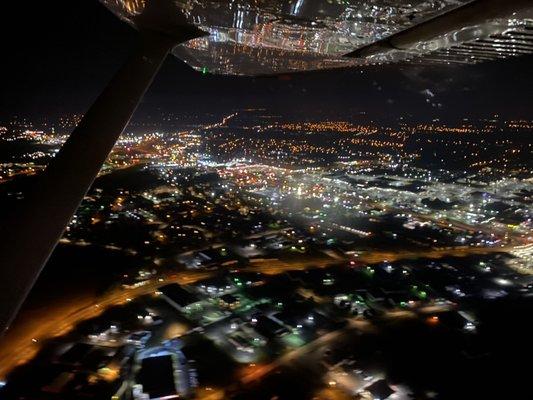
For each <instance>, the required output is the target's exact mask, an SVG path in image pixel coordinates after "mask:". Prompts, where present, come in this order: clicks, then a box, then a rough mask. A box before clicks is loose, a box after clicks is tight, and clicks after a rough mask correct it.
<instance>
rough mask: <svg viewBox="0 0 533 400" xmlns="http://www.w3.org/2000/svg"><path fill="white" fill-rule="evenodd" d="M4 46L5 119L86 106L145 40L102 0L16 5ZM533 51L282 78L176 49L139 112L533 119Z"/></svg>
mask: <svg viewBox="0 0 533 400" xmlns="http://www.w3.org/2000/svg"><path fill="white" fill-rule="evenodd" d="M11 15H13V16H16V17H15V18H13V19H12V21H11V22H12V25H11V26H8V25H5V26H3V27H2V29H4V32H2V33H3V35H4V37H9V38H11V39H9V40H8V43H7V48H5V49H4V55H5V57H4V61H3V64H4V67H5V68H6V71H7V72H4V74H2V77H3V78H2V88H3V90H2V95H1V100H0V102H1V104H2V107H1V108H0V119H2V120H4V121H5V120H8V119H10V118H12V117H13V116H15V115H16V116H19V117H28V118H35V119H42V118H58V117H59V116H62V115H68V114H83V113H84V112H85V111H86V110H87V108H88V107H89V106H90V104H91V103H92V101H93V100H94V99H95V97H96V96H97V94H98V93H99V92H100V91H101V90H102V89H103V88H104V87H105V85H106V83H107V82H108V80H109V79H110V78H111V76H112V75H113V73H114V72H115V71H116V70H117V68H118V67H119V66H120V65H121V64H122V63H123V61H124V60H125V59H126V57H127V56H128V54H129V53H130V51H131V49H132V48H133V46H134V45H135V40H136V32H135V30H134V29H133V28H132V27H129V26H128V25H127V24H125V23H123V22H122V21H120V20H119V19H118V18H116V17H115V16H114V15H112V14H111V13H110V12H109V11H108V10H107V9H105V8H104V6H102V5H101V4H100V3H99V2H97V1H92V0H82V1H79V2H76V4H74V3H72V2H67V1H56V2H54V3H52V4H50V3H47V4H46V5H45V4H40V5H32V10H31V11H30V12H28V11H27V10H26V9H25V8H24V6H23V5H21V4H20V3H19V4H17V5H15V11H14V13H13V14H11ZM531 61H532V58H531V56H526V57H521V58H517V59H508V60H504V61H501V62H490V63H485V64H478V65H472V66H464V67H463V66H460V67H458V66H426V67H424V66H413V65H411V66H407V65H404V66H402V65H394V64H393V65H388V66H381V67H367V68H365V69H350V70H332V71H320V72H312V73H302V74H293V75H282V76H280V77H255V78H253V77H228V76H216V75H203V74H201V73H199V72H196V71H194V70H192V69H191V68H190V67H188V66H187V65H186V64H185V63H183V62H182V61H180V60H178V59H176V58H175V57H173V56H169V57H168V59H167V60H166V62H165V63H164V65H163V67H162V69H161V71H160V73H159V75H158V76H157V78H156V80H155V82H154V84H153V85H152V87H151V88H150V90H149V91H148V93H147V95H146V96H145V98H144V100H143V101H142V103H141V105H140V107H139V109H138V111H137V112H136V115H135V117H134V119H133V120H134V121H136V120H142V119H143V118H145V117H147V116H151V117H153V118H158V117H160V116H161V115H163V114H166V113H173V114H175V115H178V116H179V115H182V114H183V115H184V114H187V113H191V112H194V113H198V114H202V113H204V114H205V113H207V114H209V113H214V114H224V113H226V112H231V111H233V110H235V109H242V108H251V107H264V108H267V109H268V110H269V111H271V112H274V113H280V114H283V115H285V116H287V117H288V118H291V117H293V118H295V119H298V118H299V116H301V115H305V114H309V113H311V114H312V115H316V116H317V117H320V116H324V117H330V116H338V117H339V118H350V117H351V116H354V115H360V114H361V113H365V115H366V116H367V118H368V119H369V120H374V121H377V122H378V123H379V122H384V123H386V122H388V121H391V120H397V119H398V118H400V117H405V118H408V119H409V118H410V119H413V120H420V121H428V120H431V119H433V118H439V119H441V120H445V121H446V120H451V121H454V120H459V119H462V118H472V119H475V118H485V117H488V116H491V115H493V114H494V110H498V113H499V114H500V115H501V116H502V117H503V118H525V119H530V118H533V114H532V113H531V108H530V107H529V102H528V100H529V96H530V93H532V92H533V81H532V80H531V79H530V77H529V72H530V66H531Z"/></svg>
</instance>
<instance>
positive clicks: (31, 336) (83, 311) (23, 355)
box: [0, 247, 509, 380]
mask: <svg viewBox="0 0 533 400" xmlns="http://www.w3.org/2000/svg"><path fill="white" fill-rule="evenodd" d="M508 250H509V248H507V247H505V248H461V249H450V250H448V249H440V250H427V251H407V250H405V251H401V252H382V251H380V252H367V253H364V254H361V256H360V257H359V260H360V261H361V262H363V263H368V264H373V263H379V262H382V261H383V260H387V261H397V260H400V259H413V258H441V257H444V256H467V255H470V254H487V253H491V252H496V251H497V252H505V251H508ZM338 263H339V260H336V259H330V260H327V259H324V258H320V259H317V260H314V259H312V260H306V261H305V262H302V261H293V262H287V261H281V260H262V261H258V262H254V263H251V264H250V265H249V266H247V267H245V268H242V269H241V270H242V271H243V272H244V271H246V272H258V273H263V274H268V275H275V274H280V273H283V272H286V271H294V270H304V269H307V268H310V267H326V266H328V265H332V264H338ZM215 274H217V271H196V270H194V271H189V270H187V271H182V272H178V273H176V274H174V275H172V276H171V277H165V278H154V279H153V280H152V281H150V282H149V283H148V284H146V285H144V286H140V287H137V288H133V289H124V288H122V287H114V288H112V289H110V290H109V291H108V292H106V293H105V294H103V295H101V296H99V297H98V298H94V297H90V296H89V297H87V296H86V297H84V296H80V297H79V298H76V299H70V298H69V299H65V300H64V302H62V303H61V304H56V305H54V306H51V307H47V308H46V309H45V310H46V311H45V312H40V313H34V314H33V315H31V318H29V317H28V316H26V318H24V319H23V320H21V319H20V318H19V319H18V320H16V321H15V324H14V325H13V326H12V328H11V329H10V330H9V331H8V332H7V333H6V335H5V336H4V337H3V338H2V339H1V341H0V345H1V346H0V360H2V362H1V364H0V380H3V379H5V377H6V375H7V374H8V373H9V372H10V371H11V370H12V369H13V368H15V367H16V366H18V365H20V364H23V363H25V362H27V361H29V360H30V359H31V358H33V357H34V356H35V355H36V353H37V352H38V351H39V349H40V348H41V342H42V341H44V340H46V339H50V338H54V337H59V336H62V335H64V334H66V333H68V332H69V331H71V330H72V329H73V328H74V327H75V326H76V325H77V324H78V323H80V322H82V321H84V320H87V319H90V318H94V317H97V316H98V315H100V314H101V313H102V312H103V311H104V310H106V309H108V308H110V307H113V306H116V305H121V304H125V303H126V302H128V301H130V300H132V299H134V298H137V297H139V296H144V295H148V294H153V293H155V292H156V291H157V288H158V287H160V286H162V285H166V284H168V283H179V284H182V285H185V284H191V283H194V282H197V281H199V280H202V279H206V278H208V277H211V276H213V275H215Z"/></svg>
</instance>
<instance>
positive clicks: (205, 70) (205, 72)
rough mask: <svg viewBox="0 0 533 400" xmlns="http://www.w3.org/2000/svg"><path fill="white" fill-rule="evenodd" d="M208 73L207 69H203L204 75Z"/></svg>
mask: <svg viewBox="0 0 533 400" xmlns="http://www.w3.org/2000/svg"><path fill="white" fill-rule="evenodd" d="M207 72H208V71H207V67H203V68H202V74H203V75H207Z"/></svg>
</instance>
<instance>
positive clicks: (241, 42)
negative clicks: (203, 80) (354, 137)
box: [102, 0, 533, 76]
mask: <svg viewBox="0 0 533 400" xmlns="http://www.w3.org/2000/svg"><path fill="white" fill-rule="evenodd" d="M102 2H103V3H104V4H105V5H106V6H107V7H109V8H110V9H111V10H112V11H113V12H115V13H116V14H117V15H119V16H120V17H121V18H122V19H124V20H126V21H128V22H130V23H132V24H134V25H135V18H136V16H138V15H140V14H142V12H143V11H144V9H145V7H147V5H150V6H155V7H160V4H165V8H166V11H165V12H167V13H172V12H175V14H176V15H180V16H183V17H184V18H185V20H186V23H187V24H190V25H193V26H196V27H197V28H199V29H201V30H202V31H205V32H208V33H209V35H208V36H205V37H200V38H197V39H194V40H190V41H188V42H186V43H184V44H181V45H179V46H176V47H175V48H174V50H173V54H174V55H175V56H177V57H178V58H180V59H182V60H184V61H185V62H186V63H187V64H189V65H190V66H191V67H192V68H194V69H196V70H199V71H203V72H204V73H205V72H209V73H213V74H226V75H252V76H253V75H272V74H280V73H290V72H302V71H310V70H321V69H331V68H350V67H364V66H369V65H379V64H388V63H424V64H428V63H445V64H452V63H453V64H475V63H479V62H485V61H492V60H497V59H502V58H508V57H516V56H521V55H524V54H531V53H532V52H533V1H531V0H474V1H472V0H414V1H413V0H290V1H282V0H234V1H225V0H224V1H223V0H178V1H173V2H168V1H166V0H102ZM169 3H171V6H169V5H168V4H169Z"/></svg>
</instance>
